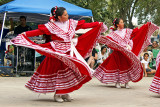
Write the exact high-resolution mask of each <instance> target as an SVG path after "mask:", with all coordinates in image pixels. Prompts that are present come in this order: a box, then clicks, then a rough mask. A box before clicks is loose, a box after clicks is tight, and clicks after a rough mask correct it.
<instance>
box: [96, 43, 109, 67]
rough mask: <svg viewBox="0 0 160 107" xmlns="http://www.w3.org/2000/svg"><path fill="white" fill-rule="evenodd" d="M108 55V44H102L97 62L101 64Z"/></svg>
mask: <svg viewBox="0 0 160 107" xmlns="http://www.w3.org/2000/svg"><path fill="white" fill-rule="evenodd" d="M107 57H108V54H107V47H106V46H102V48H101V51H100V52H99V53H98V60H97V64H98V65H100V64H102V63H103V61H104V60H105V59H106V58H107Z"/></svg>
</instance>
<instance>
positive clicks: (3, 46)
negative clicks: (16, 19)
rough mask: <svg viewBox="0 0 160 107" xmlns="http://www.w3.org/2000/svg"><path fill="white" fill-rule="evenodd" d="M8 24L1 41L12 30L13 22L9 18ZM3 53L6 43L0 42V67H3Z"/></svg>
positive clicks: (0, 27)
mask: <svg viewBox="0 0 160 107" xmlns="http://www.w3.org/2000/svg"><path fill="white" fill-rule="evenodd" d="M10 24H11V28H10V29H3V35H2V39H3V38H4V37H5V36H6V35H7V33H8V32H9V31H12V30H13V20H12V18H10ZM1 31H2V22H1V21H0V34H1ZM5 51H6V42H1V45H0V59H1V64H2V65H4V56H5Z"/></svg>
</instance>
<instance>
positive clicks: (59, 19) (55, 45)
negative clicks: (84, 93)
mask: <svg viewBox="0 0 160 107" xmlns="http://www.w3.org/2000/svg"><path fill="white" fill-rule="evenodd" d="M81 28H83V29H85V28H93V29H91V30H90V31H88V32H87V33H85V34H83V35H81V36H80V37H79V38H76V39H73V38H74V35H75V30H78V29H81ZM105 30H107V27H106V26H105V25H104V24H103V23H99V22H93V23H85V21H84V20H82V21H75V20H73V19H69V20H68V14H67V11H66V9H65V8H63V7H54V8H52V9H51V17H50V22H48V23H46V24H44V25H39V26H38V29H37V30H32V31H27V32H24V33H22V34H19V35H18V36H17V37H16V38H14V39H12V40H11V42H12V43H13V44H15V45H18V46H24V47H28V48H33V49H35V50H36V51H37V52H39V53H40V54H42V55H45V56H46V58H45V59H44V60H43V62H42V63H41V65H40V66H39V67H38V69H37V71H36V72H35V73H34V75H33V76H32V77H31V79H30V81H28V83H27V84H26V85H25V86H26V87H27V88H29V89H30V90H32V91H34V92H38V93H49V92H55V95H54V99H55V101H57V102H63V101H71V99H70V96H69V95H68V94H67V93H70V92H72V91H74V90H77V89H79V88H80V87H81V86H82V85H83V84H84V83H86V82H88V81H89V80H91V74H92V72H91V71H92V70H91V69H90V67H89V66H88V64H87V63H86V62H85V60H84V58H85V57H87V56H88V55H89V53H90V52H91V51H92V48H93V47H94V45H95V43H96V41H97V40H98V38H99V37H100V33H101V32H102V31H105ZM42 34H46V35H51V38H52V41H51V42H49V43H45V44H36V43H34V42H32V41H31V40H29V38H28V37H32V36H38V35H42Z"/></svg>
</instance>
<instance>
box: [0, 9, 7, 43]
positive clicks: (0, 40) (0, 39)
mask: <svg viewBox="0 0 160 107" xmlns="http://www.w3.org/2000/svg"><path fill="white" fill-rule="evenodd" d="M6 14H7V12H5V13H4V17H3V24H2V29H1V38H0V46H1V42H2V35H3V28H4V23H5V19H6Z"/></svg>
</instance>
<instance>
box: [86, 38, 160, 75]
mask: <svg viewBox="0 0 160 107" xmlns="http://www.w3.org/2000/svg"><path fill="white" fill-rule="evenodd" d="M112 51H113V50H111V49H110V48H108V47H107V46H105V45H103V44H97V45H96V47H95V48H94V49H93V51H92V53H91V54H90V56H89V57H88V58H86V61H87V63H88V65H89V66H90V67H91V68H92V69H95V68H96V67H98V66H99V65H100V64H101V63H103V61H104V60H105V59H106V58H107V57H108V56H109V55H110V54H111V53H112ZM159 51H160V49H159V43H158V42H157V41H153V43H152V45H149V46H148V47H146V48H145V49H144V50H143V52H142V53H141V54H140V57H139V59H140V61H141V63H142V67H143V69H144V76H145V77H147V76H148V75H152V74H153V75H154V74H155V73H156V57H157V55H158V53H159Z"/></svg>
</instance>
